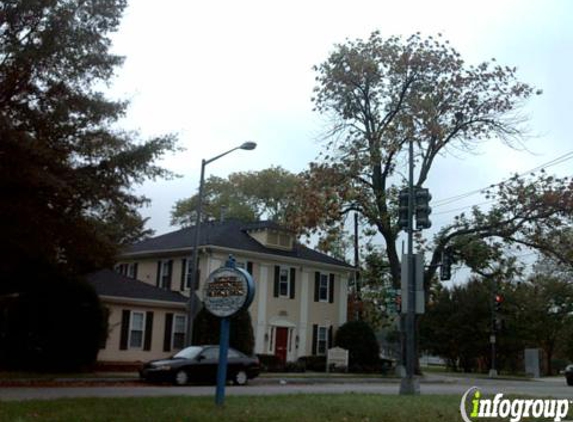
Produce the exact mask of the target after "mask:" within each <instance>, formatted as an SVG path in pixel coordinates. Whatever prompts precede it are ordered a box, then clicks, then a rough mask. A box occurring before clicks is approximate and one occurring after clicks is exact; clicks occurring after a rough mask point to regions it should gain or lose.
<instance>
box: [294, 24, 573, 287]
mask: <svg viewBox="0 0 573 422" xmlns="http://www.w3.org/2000/svg"><path fill="white" fill-rule="evenodd" d="M315 70H316V72H317V77H316V81H317V84H316V87H315V90H314V97H313V102H314V104H315V109H316V110H317V111H318V112H320V113H321V114H323V115H325V116H327V117H328V118H329V119H330V120H329V121H330V123H329V124H330V126H329V129H328V132H327V134H326V139H327V143H326V147H325V151H324V153H323V154H322V156H321V157H320V160H319V161H317V162H315V163H311V165H310V169H309V170H308V171H307V172H306V173H305V175H304V180H305V183H304V184H303V185H302V186H301V188H300V189H299V191H298V195H299V196H300V199H299V200H300V201H301V202H303V203H305V207H304V209H302V210H301V211H302V212H298V213H296V212H295V213H294V214H293V215H292V216H291V218H290V222H291V223H292V224H293V226H295V227H297V228H299V229H302V230H303V231H304V230H305V229H306V232H313V231H315V232H316V231H320V230H324V231H326V232H328V231H329V230H332V227H336V226H338V227H341V221H343V217H344V215H346V214H347V213H348V212H350V211H353V210H354V211H357V212H359V213H360V215H361V216H362V218H363V221H364V222H365V224H366V225H368V226H369V227H373V228H375V229H376V230H377V232H378V233H379V234H380V235H381V237H382V238H383V239H384V243H385V245H384V246H385V249H386V254H387V258H388V263H389V266H390V273H391V275H392V279H393V282H394V285H395V286H396V287H397V286H399V283H400V259H399V252H398V248H397V240H398V235H399V232H400V230H401V229H400V227H399V225H398V218H397V217H398V212H397V196H398V191H399V190H400V188H403V187H404V186H405V185H406V179H405V176H404V174H406V173H407V171H406V169H407V150H408V148H407V147H408V144H409V142H414V146H415V151H416V155H415V161H416V175H415V179H416V180H415V181H414V184H415V186H416V187H422V186H423V184H424V183H425V181H426V180H427V178H428V175H429V173H430V171H431V169H432V165H433V164H434V162H435V161H436V160H437V159H438V158H439V157H442V156H444V155H446V154H447V153H448V152H452V151H453V152H455V154H456V155H457V154H463V153H471V152H472V151H474V150H475V149H476V148H477V147H478V146H479V145H480V144H481V143H483V142H485V141H488V140H490V139H492V138H495V139H497V140H499V141H501V142H503V143H505V144H507V145H509V146H513V147H515V146H518V145H520V142H521V139H522V135H523V127H522V123H523V122H524V119H523V117H522V116H521V115H520V113H519V111H520V108H521V106H522V105H523V103H524V102H525V100H527V99H528V98H529V97H530V96H531V95H533V94H534V93H535V91H534V89H533V88H532V87H531V86H529V85H527V84H525V83H522V82H520V81H518V80H517V78H516V69H515V68H510V67H507V66H505V67H504V66H501V65H497V64H496V63H495V61H494V60H493V59H492V61H490V62H483V63H481V64H479V65H477V66H471V65H467V64H466V63H465V62H464V61H463V60H462V58H461V57H460V54H459V53H458V52H457V51H456V50H455V49H454V48H452V47H451V46H450V45H449V43H448V42H447V41H443V40H442V39H441V38H440V37H437V38H433V37H431V36H429V37H426V38H424V37H422V36H421V35H419V34H415V35H412V36H411V37H409V38H408V39H402V38H400V37H389V38H386V39H383V38H382V37H381V35H380V34H379V33H378V32H374V33H373V34H372V35H371V36H370V38H369V39H367V40H355V41H352V40H347V41H346V42H345V43H344V44H339V45H336V47H335V49H334V51H333V52H332V53H331V54H330V56H329V57H328V59H327V60H326V61H325V62H323V63H322V64H320V65H319V66H316V67H315ZM571 190H572V189H571V183H570V181H569V179H561V180H557V179H553V178H549V177H547V176H545V175H542V176H541V177H540V178H539V179H537V180H530V181H526V180H523V179H522V178H514V179H512V180H510V181H508V182H507V183H505V184H501V185H499V186H497V190H495V191H493V190H492V192H491V193H490V195H491V198H490V199H492V202H494V206H493V207H492V208H491V210H490V211H488V212H486V213H484V212H480V211H479V210H477V209H476V210H474V211H473V213H472V214H471V215H470V216H460V217H459V218H457V219H456V220H454V221H453V222H452V224H450V225H448V226H447V227H444V228H443V229H442V231H441V232H440V233H439V236H438V237H437V239H436V241H435V242H434V245H433V247H432V249H431V252H432V255H431V264H432V265H430V266H429V267H428V270H427V271H426V274H425V280H426V286H427V287H428V285H429V282H430V280H431V279H432V278H433V276H434V274H435V271H436V268H437V264H439V262H440V257H441V254H442V252H443V251H444V249H445V248H446V247H448V246H451V245H452V244H453V243H454V241H455V239H459V238H460V237H462V236H463V237H465V239H466V240H472V239H473V240H475V241H482V240H483V239H488V241H489V239H503V240H504V241H509V242H521V243H523V244H525V245H527V244H529V246H536V245H538V244H539V243H540V241H541V240H542V236H540V234H541V232H545V231H547V230H549V229H550V227H557V226H558V225H562V224H563V223H564V220H563V216H564V215H565V214H567V213H568V212H570V209H571V207H570V205H571ZM568 207H569V208H568ZM542 222H543V223H544V224H545V227H539V225H538V224H539V223H542ZM462 255H463V254H460V256H462ZM466 256H468V255H466Z"/></svg>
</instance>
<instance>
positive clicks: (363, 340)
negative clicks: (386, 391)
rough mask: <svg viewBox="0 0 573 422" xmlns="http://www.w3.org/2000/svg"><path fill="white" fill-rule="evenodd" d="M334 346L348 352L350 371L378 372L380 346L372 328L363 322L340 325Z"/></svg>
mask: <svg viewBox="0 0 573 422" xmlns="http://www.w3.org/2000/svg"><path fill="white" fill-rule="evenodd" d="M334 344H335V345H336V346H338V347H342V348H343V349H346V350H348V360H349V370H350V371H352V372H372V371H376V372H377V371H378V369H379V366H380V346H379V345H378V341H376V336H375V335H374V331H373V330H372V327H370V325H369V324H368V323H366V322H365V321H349V322H347V323H345V324H343V325H341V326H340V328H339V329H338V331H337V332H336V338H335V341H334Z"/></svg>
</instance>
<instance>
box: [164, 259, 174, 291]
mask: <svg viewBox="0 0 573 422" xmlns="http://www.w3.org/2000/svg"><path fill="white" fill-rule="evenodd" d="M172 276H173V260H172V259H170V260H169V261H168V262H167V283H165V288H166V289H167V290H171V279H172V278H173V277H172Z"/></svg>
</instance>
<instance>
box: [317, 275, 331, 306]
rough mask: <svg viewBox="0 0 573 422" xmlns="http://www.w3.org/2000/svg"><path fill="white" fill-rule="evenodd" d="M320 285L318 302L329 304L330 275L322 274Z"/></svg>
mask: <svg viewBox="0 0 573 422" xmlns="http://www.w3.org/2000/svg"><path fill="white" fill-rule="evenodd" d="M319 283H320V284H319V285H318V300H319V301H320V302H328V284H329V283H328V274H320V281H319Z"/></svg>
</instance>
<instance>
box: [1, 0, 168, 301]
mask: <svg viewBox="0 0 573 422" xmlns="http://www.w3.org/2000/svg"><path fill="white" fill-rule="evenodd" d="M125 7H126V1H125V0H111V1H110V0H87V1H80V0H70V1H62V0H47V1H34V0H30V1H7V2H3V3H2V4H1V5H0V16H1V19H0V21H1V23H0V138H1V140H2V141H1V142H0V192H1V193H0V198H1V201H0V202H1V205H0V230H1V231H2V233H3V235H4V236H5V237H4V241H3V242H2V246H1V247H0V254H1V255H2V257H3V259H2V261H1V263H0V280H2V286H1V287H0V288H1V289H2V290H5V291H6V290H13V289H15V288H18V286H19V285H21V284H22V283H24V282H25V281H26V280H33V279H34V278H35V277H36V275H37V273H38V272H41V270H38V268H44V267H48V268H50V267H58V268H60V269H61V270H65V271H67V272H69V273H71V274H75V273H82V272H86V271H91V270H93V269H95V268H98V267H102V266H106V265H110V264H111V263H112V262H113V260H114V256H115V253H116V251H117V250H118V248H119V247H120V246H121V245H124V244H127V243H130V242H132V241H133V240H135V239H139V238H141V237H143V236H145V235H147V234H149V231H148V230H146V229H145V228H144V223H145V221H144V219H142V217H141V216H140V215H139V213H138V211H137V210H138V208H139V207H141V206H142V205H144V204H146V203H147V202H148V200H147V199H146V198H144V197H142V196H140V195H137V194H136V193H135V192H134V191H133V185H134V184H137V183H141V182H143V181H144V180H146V179H148V178H155V177H165V176H169V175H170V173H169V172H167V171H166V170H164V169H162V168H160V167H158V166H157V165H155V164H154V162H155V160H157V159H158V158H160V157H161V156H162V155H163V154H164V153H165V152H167V151H171V150H173V149H174V146H175V139H174V137H173V136H163V137H159V138H154V139H150V140H141V139H140V138H139V136H138V135H137V134H136V133H133V132H128V131H124V130H121V129H119V128H118V127H117V121H118V119H120V118H121V117H123V116H124V115H125V111H126V107H127V103H126V102H123V101H114V100H110V99H107V98H106V97H105V95H104V94H103V93H102V92H101V89H102V88H104V87H105V84H107V83H109V81H110V80H111V78H112V76H113V73H114V70H115V69H116V68H117V66H119V65H120V64H121V63H122V60H123V59H122V58H121V57H119V56H116V55H114V54H111V53H110V51H109V49H110V45H111V40H110V37H109V36H110V34H111V33H113V32H114V31H116V30H117V28H118V25H119V21H120V17H121V15H122V12H123V10H124V9H125ZM56 272H57V271H56Z"/></svg>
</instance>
